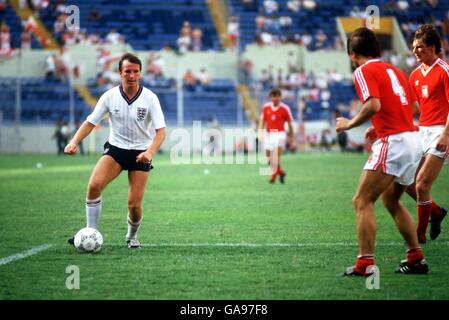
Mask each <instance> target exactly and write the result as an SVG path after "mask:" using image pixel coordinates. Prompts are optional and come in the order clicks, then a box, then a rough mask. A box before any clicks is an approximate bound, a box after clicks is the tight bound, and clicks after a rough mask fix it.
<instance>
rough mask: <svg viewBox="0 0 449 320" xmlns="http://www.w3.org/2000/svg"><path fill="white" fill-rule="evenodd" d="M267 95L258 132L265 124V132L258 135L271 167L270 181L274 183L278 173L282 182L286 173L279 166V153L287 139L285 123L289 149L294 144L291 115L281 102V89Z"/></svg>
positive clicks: (292, 147) (273, 90)
mask: <svg viewBox="0 0 449 320" xmlns="http://www.w3.org/2000/svg"><path fill="white" fill-rule="evenodd" d="M269 96H270V99H271V102H268V103H266V104H265V105H264V106H263V108H262V114H261V115H260V121H259V133H261V132H263V130H264V127H265V124H266V134H265V136H264V137H260V140H263V141H264V145H265V151H266V155H267V157H268V160H269V162H270V165H271V169H272V174H271V179H270V183H274V182H275V181H276V177H277V176H278V175H279V179H280V181H281V183H284V179H285V176H286V173H285V171H284V170H282V168H281V155H282V152H283V150H284V148H285V144H286V139H287V135H286V133H285V123H287V124H288V136H289V139H290V141H289V144H290V149H292V150H294V149H295V147H296V145H295V139H294V131H293V125H292V121H293V117H292V113H291V112H290V108H289V107H288V106H287V105H286V104H285V103H283V102H281V90H279V89H272V90H271V91H270V93H269Z"/></svg>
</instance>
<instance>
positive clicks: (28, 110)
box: [0, 77, 91, 123]
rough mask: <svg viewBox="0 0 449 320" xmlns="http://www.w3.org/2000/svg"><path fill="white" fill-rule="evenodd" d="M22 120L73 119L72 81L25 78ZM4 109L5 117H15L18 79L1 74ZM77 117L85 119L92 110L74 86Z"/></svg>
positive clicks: (21, 89) (5, 118)
mask: <svg viewBox="0 0 449 320" xmlns="http://www.w3.org/2000/svg"><path fill="white" fill-rule="evenodd" d="M20 84H21V85H20V92H21V108H22V109H21V115H20V116H21V121H22V122H23V123H32V122H36V121H39V122H42V123H53V122H55V121H56V120H57V119H62V120H65V121H68V120H69V108H70V102H69V101H70V99H69V98H70V91H69V85H68V84H66V83H61V82H49V81H46V80H45V78H40V77H38V78H21V79H20ZM0 90H1V92H2V94H1V97H2V99H0V111H1V112H2V113H3V120H5V121H13V120H14V119H15V107H16V93H17V79H14V78H0ZM74 109H75V110H74V111H75V119H78V120H83V119H84V118H85V117H86V116H87V115H88V114H89V113H90V111H91V108H90V107H89V106H88V105H87V104H86V103H85V102H84V100H83V98H82V97H81V96H79V95H78V93H77V92H76V90H74Z"/></svg>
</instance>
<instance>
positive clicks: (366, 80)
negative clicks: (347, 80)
mask: <svg viewBox="0 0 449 320" xmlns="http://www.w3.org/2000/svg"><path fill="white" fill-rule="evenodd" d="M354 84H355V89H356V91H357V94H358V96H359V98H360V100H361V101H362V102H363V103H365V102H366V100H368V98H370V97H376V98H379V97H380V93H379V85H378V84H377V82H376V80H375V77H374V74H373V73H372V71H371V70H369V69H367V68H363V67H359V68H357V70H355V72H354Z"/></svg>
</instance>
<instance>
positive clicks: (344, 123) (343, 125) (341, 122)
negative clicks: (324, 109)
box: [335, 117, 351, 132]
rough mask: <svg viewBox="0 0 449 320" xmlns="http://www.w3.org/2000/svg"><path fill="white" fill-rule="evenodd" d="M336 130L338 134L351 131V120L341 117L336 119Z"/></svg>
mask: <svg viewBox="0 0 449 320" xmlns="http://www.w3.org/2000/svg"><path fill="white" fill-rule="evenodd" d="M335 129H336V130H337V132H342V131H346V130H349V129H351V128H350V127H349V119H346V118H343V117H339V118H337V119H336V123H335Z"/></svg>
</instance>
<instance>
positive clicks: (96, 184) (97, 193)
mask: <svg viewBox="0 0 449 320" xmlns="http://www.w3.org/2000/svg"><path fill="white" fill-rule="evenodd" d="M121 171H122V167H121V166H120V165H119V164H118V163H117V162H116V161H115V160H114V159H113V158H112V157H110V156H108V155H104V156H102V157H101V158H100V160H98V162H97V164H96V165H95V168H94V170H93V171H92V174H91V176H90V179H89V183H88V185H87V195H86V220H87V227H91V228H95V229H98V222H99V220H100V214H101V193H102V191H103V190H104V188H106V186H107V185H108V184H109V183H110V182H111V181H112V180H114V179H115V178H116V177H117V176H118V175H119V174H120V172H121Z"/></svg>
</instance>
